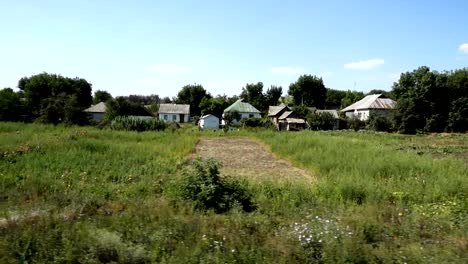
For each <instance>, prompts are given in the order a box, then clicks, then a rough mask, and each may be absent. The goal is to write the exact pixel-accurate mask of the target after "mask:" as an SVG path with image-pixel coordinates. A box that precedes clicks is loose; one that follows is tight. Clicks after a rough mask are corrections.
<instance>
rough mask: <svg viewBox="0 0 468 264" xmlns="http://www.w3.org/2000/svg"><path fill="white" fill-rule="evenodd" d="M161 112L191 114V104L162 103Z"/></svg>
mask: <svg viewBox="0 0 468 264" xmlns="http://www.w3.org/2000/svg"><path fill="white" fill-rule="evenodd" d="M159 113H165V114H166V113H167V114H187V115H188V114H190V105H186V104H160V105H159Z"/></svg>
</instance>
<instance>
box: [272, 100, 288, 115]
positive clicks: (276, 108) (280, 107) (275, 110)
mask: <svg viewBox="0 0 468 264" xmlns="http://www.w3.org/2000/svg"><path fill="white" fill-rule="evenodd" d="M284 108H286V109H287V110H291V109H290V108H289V106H287V105H285V104H283V103H281V104H280V105H278V106H271V105H270V106H269V107H268V116H275V115H277V114H278V113H279V112H281V110H283V109H284Z"/></svg>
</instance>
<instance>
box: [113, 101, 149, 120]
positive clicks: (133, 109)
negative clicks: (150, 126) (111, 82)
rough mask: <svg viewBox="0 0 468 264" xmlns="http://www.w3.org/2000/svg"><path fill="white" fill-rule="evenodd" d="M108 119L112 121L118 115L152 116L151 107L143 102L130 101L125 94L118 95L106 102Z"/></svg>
mask: <svg viewBox="0 0 468 264" xmlns="http://www.w3.org/2000/svg"><path fill="white" fill-rule="evenodd" d="M106 106H107V109H106V116H105V118H106V120H108V121H112V120H114V119H115V118H116V117H118V116H151V113H150V109H146V108H145V107H144V106H143V105H142V104H139V103H133V102H130V101H128V99H127V98H125V97H123V96H118V97H116V98H115V99H114V100H110V101H108V102H107V104H106Z"/></svg>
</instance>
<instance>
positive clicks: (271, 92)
mask: <svg viewBox="0 0 468 264" xmlns="http://www.w3.org/2000/svg"><path fill="white" fill-rule="evenodd" d="M282 95H283V87H281V86H276V85H272V86H270V88H268V90H267V91H266V94H265V97H266V102H267V103H266V107H268V106H270V105H278V101H279V99H280V98H281V96H282Z"/></svg>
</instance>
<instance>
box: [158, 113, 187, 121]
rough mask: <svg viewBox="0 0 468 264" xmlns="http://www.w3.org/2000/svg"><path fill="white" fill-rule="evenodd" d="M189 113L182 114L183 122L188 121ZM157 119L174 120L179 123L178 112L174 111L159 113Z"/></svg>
mask: <svg viewBox="0 0 468 264" xmlns="http://www.w3.org/2000/svg"><path fill="white" fill-rule="evenodd" d="M189 117H190V115H189V114H184V120H183V123H187V122H189ZM159 120H164V121H165V122H176V123H180V121H181V120H180V114H174V113H159Z"/></svg>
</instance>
